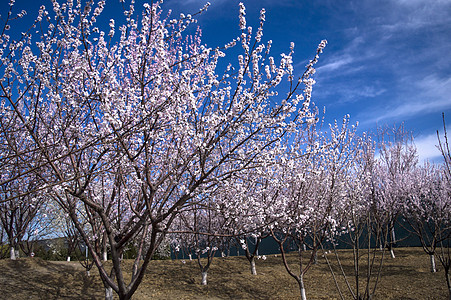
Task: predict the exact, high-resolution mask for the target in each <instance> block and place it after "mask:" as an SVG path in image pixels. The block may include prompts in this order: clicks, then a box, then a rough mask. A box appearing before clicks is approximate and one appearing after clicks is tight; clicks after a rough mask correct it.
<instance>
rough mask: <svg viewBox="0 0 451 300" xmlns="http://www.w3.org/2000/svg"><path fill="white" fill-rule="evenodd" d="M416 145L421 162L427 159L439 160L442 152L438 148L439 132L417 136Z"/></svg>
mask: <svg viewBox="0 0 451 300" xmlns="http://www.w3.org/2000/svg"><path fill="white" fill-rule="evenodd" d="M414 142H415V146H416V147H417V151H418V157H419V161H420V163H423V162H425V161H439V160H440V159H441V156H442V154H441V153H440V151H439V150H438V149H437V145H438V140H437V134H435V133H434V134H430V135H426V136H420V137H418V138H415V141H414Z"/></svg>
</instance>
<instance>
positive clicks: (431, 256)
mask: <svg viewBox="0 0 451 300" xmlns="http://www.w3.org/2000/svg"><path fill="white" fill-rule="evenodd" d="M429 257H430V259H431V272H432V273H435V272H437V268H436V267H435V255H434V254H429Z"/></svg>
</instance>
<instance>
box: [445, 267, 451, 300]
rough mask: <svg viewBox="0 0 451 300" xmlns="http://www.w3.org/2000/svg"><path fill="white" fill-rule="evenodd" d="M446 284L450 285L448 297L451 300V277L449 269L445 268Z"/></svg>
mask: <svg viewBox="0 0 451 300" xmlns="http://www.w3.org/2000/svg"><path fill="white" fill-rule="evenodd" d="M445 277H446V284H447V285H448V299H449V300H451V279H450V276H449V269H445Z"/></svg>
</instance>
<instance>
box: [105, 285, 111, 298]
mask: <svg viewBox="0 0 451 300" xmlns="http://www.w3.org/2000/svg"><path fill="white" fill-rule="evenodd" d="M105 300H113V288H112V287H106V288H105Z"/></svg>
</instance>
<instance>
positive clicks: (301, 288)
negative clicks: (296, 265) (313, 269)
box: [298, 275, 307, 300]
mask: <svg viewBox="0 0 451 300" xmlns="http://www.w3.org/2000/svg"><path fill="white" fill-rule="evenodd" d="M298 283H299V289H300V291H301V299H302V300H307V296H306V294H305V285H304V276H302V275H301V276H299V279H298Z"/></svg>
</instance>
